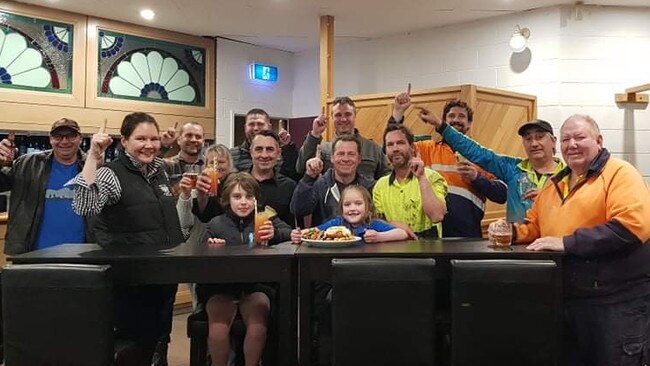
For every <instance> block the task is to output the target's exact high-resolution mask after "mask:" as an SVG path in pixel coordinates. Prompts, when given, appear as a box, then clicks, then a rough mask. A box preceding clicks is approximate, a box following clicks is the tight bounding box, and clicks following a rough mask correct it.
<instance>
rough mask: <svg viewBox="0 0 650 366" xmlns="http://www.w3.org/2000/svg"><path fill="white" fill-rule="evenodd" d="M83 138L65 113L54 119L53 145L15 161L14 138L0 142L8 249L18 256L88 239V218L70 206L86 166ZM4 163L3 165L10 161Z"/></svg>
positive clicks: (0, 184) (10, 253) (51, 137)
mask: <svg viewBox="0 0 650 366" xmlns="http://www.w3.org/2000/svg"><path fill="white" fill-rule="evenodd" d="M81 141H82V137H81V131H80V129H79V125H78V124H77V122H75V121H73V120H71V119H67V118H62V119H60V120H58V121H56V122H54V123H53V124H52V128H51V130H50V144H51V145H52V149H51V150H47V151H43V152H39V153H33V154H27V155H23V156H20V157H19V158H17V159H16V160H14V157H15V153H16V149H15V147H14V146H13V143H12V142H11V141H10V140H8V139H4V140H2V141H0V161H2V162H4V163H6V164H11V166H6V167H4V168H2V171H1V172H0V191H8V190H11V196H10V206H9V222H8V225H7V235H6V237H5V239H6V241H5V254H8V255H16V254H21V253H25V252H29V251H32V250H36V249H41V248H46V247H49V246H53V245H58V244H62V243H83V242H87V241H88V238H89V236H90V235H89V232H90V230H89V228H88V225H87V222H86V220H84V218H83V217H81V216H79V215H77V214H76V213H75V212H74V211H73V210H72V197H73V195H74V186H68V185H66V183H68V182H69V181H71V180H72V179H73V178H74V177H75V176H76V175H77V174H78V173H79V172H80V171H81V168H82V166H83V162H84V156H83V155H82V153H81V151H80V150H79V146H80V145H81ZM6 164H5V165H6Z"/></svg>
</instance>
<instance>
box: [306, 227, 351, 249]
mask: <svg viewBox="0 0 650 366" xmlns="http://www.w3.org/2000/svg"><path fill="white" fill-rule="evenodd" d="M359 241H361V238H360V237H358V236H354V235H352V232H350V229H348V228H346V227H345V226H332V227H330V228H328V229H326V230H324V231H321V230H318V229H317V228H311V229H307V231H305V232H304V233H303V234H302V242H303V243H305V244H307V245H308V246H310V247H317V248H343V247H350V246H353V245H354V244H356V243H358V242H359Z"/></svg>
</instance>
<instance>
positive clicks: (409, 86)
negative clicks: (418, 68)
mask: <svg viewBox="0 0 650 366" xmlns="http://www.w3.org/2000/svg"><path fill="white" fill-rule="evenodd" d="M406 94H408V95H411V83H408V86H407V87H406Z"/></svg>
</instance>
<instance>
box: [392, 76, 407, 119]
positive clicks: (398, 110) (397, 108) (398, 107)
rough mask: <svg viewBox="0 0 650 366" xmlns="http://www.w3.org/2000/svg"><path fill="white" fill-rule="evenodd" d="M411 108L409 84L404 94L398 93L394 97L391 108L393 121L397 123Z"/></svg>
mask: <svg viewBox="0 0 650 366" xmlns="http://www.w3.org/2000/svg"><path fill="white" fill-rule="evenodd" d="M410 106H411V83H409V84H408V86H407V88H406V92H403V93H399V94H397V95H396V96H395V105H394V106H393V119H395V122H399V121H400V120H401V119H402V117H404V113H405V112H406V110H407V109H408V108H409V107H410Z"/></svg>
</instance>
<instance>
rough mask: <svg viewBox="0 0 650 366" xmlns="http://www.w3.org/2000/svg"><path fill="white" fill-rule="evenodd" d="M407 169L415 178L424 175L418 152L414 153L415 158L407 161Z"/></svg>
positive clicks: (422, 162)
mask: <svg viewBox="0 0 650 366" xmlns="http://www.w3.org/2000/svg"><path fill="white" fill-rule="evenodd" d="M409 169H410V170H411V173H413V176H415V177H416V178H420V177H422V176H423V175H424V161H422V157H421V156H420V152H418V151H416V152H415V156H414V157H412V158H411V160H409Z"/></svg>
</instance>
